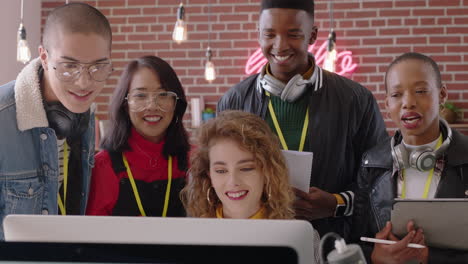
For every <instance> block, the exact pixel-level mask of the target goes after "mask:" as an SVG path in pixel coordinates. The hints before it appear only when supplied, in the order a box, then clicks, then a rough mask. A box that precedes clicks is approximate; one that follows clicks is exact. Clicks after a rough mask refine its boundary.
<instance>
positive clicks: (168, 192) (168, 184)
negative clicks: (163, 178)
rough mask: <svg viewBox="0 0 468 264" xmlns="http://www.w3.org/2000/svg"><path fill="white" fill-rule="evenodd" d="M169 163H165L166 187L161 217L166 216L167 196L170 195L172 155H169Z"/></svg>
mask: <svg viewBox="0 0 468 264" xmlns="http://www.w3.org/2000/svg"><path fill="white" fill-rule="evenodd" d="M168 163H169V164H168V165H167V187H166V198H165V199H164V208H163V213H162V217H166V214H167V207H168V206H169V197H170V196H171V182H172V156H169V162H168Z"/></svg>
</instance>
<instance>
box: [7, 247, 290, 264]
mask: <svg viewBox="0 0 468 264" xmlns="http://www.w3.org/2000/svg"><path fill="white" fill-rule="evenodd" d="M77 262H79V263H81V264H103V263H157V264H192V263H203V264H206V263H216V264H218V263H223V264H226V263H235V264H238V263H255V264H258V263H281V264H283V263H288V264H289V263H299V262H298V256H297V253H296V251H294V250H293V249H292V248H290V247H273V246H255V247H245V246H210V245H154V244H151V245H149V244H109V243H42V242H33V243H31V242H3V243H2V242H0V264H43V263H54V264H68V263H77Z"/></svg>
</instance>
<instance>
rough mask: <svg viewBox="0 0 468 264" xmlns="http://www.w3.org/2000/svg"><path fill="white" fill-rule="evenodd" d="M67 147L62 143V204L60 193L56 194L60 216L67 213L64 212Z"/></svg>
mask: <svg viewBox="0 0 468 264" xmlns="http://www.w3.org/2000/svg"><path fill="white" fill-rule="evenodd" d="M67 183H68V145H67V141H65V143H63V183H62V184H63V202H62V198H61V197H60V192H58V193H57V200H58V206H59V209H60V213H61V214H62V215H66V214H67V211H66V210H65V209H66V208H65V206H66V202H67V186H68V184H67Z"/></svg>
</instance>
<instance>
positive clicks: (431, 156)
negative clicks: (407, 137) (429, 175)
mask: <svg viewBox="0 0 468 264" xmlns="http://www.w3.org/2000/svg"><path fill="white" fill-rule="evenodd" d="M440 127H441V130H442V131H443V132H444V131H446V135H447V137H446V138H445V140H444V142H443V143H442V145H440V147H439V148H438V149H436V150H433V149H432V148H430V147H423V148H421V149H418V150H415V151H412V152H411V153H408V150H407V149H406V147H405V144H403V142H402V140H401V139H400V138H401V135H400V132H399V131H397V133H396V134H395V136H393V137H392V140H391V143H390V144H391V148H392V157H393V162H394V164H395V165H396V167H397V169H398V170H402V169H407V168H415V169H417V170H419V171H428V170H430V169H432V168H434V166H435V164H436V161H437V159H438V158H440V157H441V156H442V155H443V154H444V153H445V151H446V150H447V148H448V147H449V145H450V142H451V141H452V130H451V129H450V126H449V125H448V123H447V121H445V120H444V119H442V118H441V119H440ZM443 132H442V135H444V133H443ZM395 138H397V139H395ZM398 140H400V143H398V145H396V146H395V144H396V142H395V141H398Z"/></svg>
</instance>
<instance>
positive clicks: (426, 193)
mask: <svg viewBox="0 0 468 264" xmlns="http://www.w3.org/2000/svg"><path fill="white" fill-rule="evenodd" d="M440 145H442V135H440V136H439V141H438V142H437V146H436V148H435V149H436V150H437V149H438V148H440ZM432 176H434V168H432V169H431V170H430V171H429V175H428V176H427V179H426V184H425V185H424V193H423V196H422V198H423V199H427V197H428V196H429V190H430V189H431V184H432ZM402 189H403V190H402V191H401V198H406V179H405V170H404V169H403V186H402Z"/></svg>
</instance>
